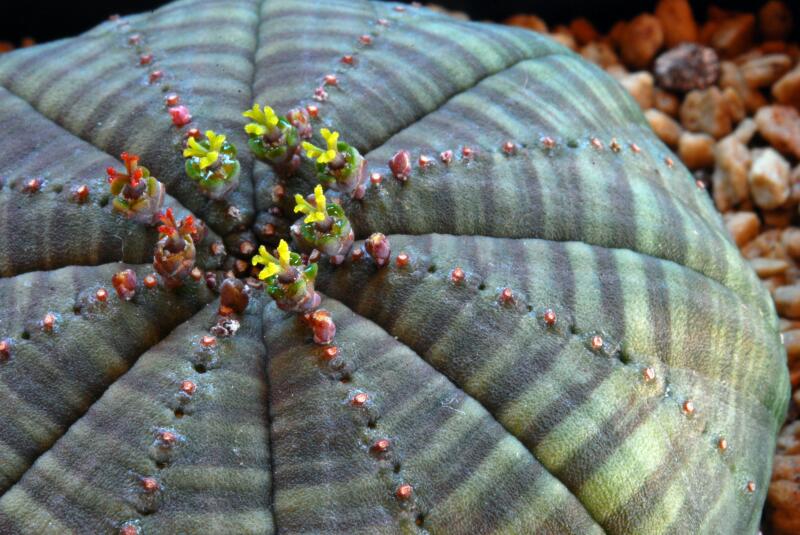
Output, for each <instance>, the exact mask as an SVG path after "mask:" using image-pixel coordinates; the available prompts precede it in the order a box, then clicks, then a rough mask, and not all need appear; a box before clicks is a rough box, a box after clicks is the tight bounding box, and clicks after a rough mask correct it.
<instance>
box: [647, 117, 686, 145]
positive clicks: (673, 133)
mask: <svg viewBox="0 0 800 535" xmlns="http://www.w3.org/2000/svg"><path fill="white" fill-rule="evenodd" d="M644 116H645V118H646V119H647V122H649V123H650V128H652V129H653V131H654V132H655V133H656V135H657V136H658V137H659V138H660V139H661V141H663V142H664V143H666V144H667V145H669V146H670V147H676V146H677V145H678V139H679V138H680V136H681V133H682V130H681V126H680V125H679V124H678V123H677V121H675V119H673V118H672V117H670V116H669V115H667V114H666V113H664V112H660V111H658V110H653V109H651V110H647V111H646V112H644Z"/></svg>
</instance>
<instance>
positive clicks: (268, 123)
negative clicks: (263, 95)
mask: <svg viewBox="0 0 800 535" xmlns="http://www.w3.org/2000/svg"><path fill="white" fill-rule="evenodd" d="M242 115H244V116H245V117H247V118H249V119H253V121H254V122H252V123H247V124H246V125H245V127H244V131H245V132H247V133H248V134H254V135H256V136H263V135H264V134H266V133H267V132H269V131H270V130H272V129H273V128H275V127H276V126H278V116H277V115H275V111H274V110H273V109H272V108H270V107H269V106H264V111H261V108H260V107H259V105H258V104H253V109H250V110H247V111H246V112H244V113H242Z"/></svg>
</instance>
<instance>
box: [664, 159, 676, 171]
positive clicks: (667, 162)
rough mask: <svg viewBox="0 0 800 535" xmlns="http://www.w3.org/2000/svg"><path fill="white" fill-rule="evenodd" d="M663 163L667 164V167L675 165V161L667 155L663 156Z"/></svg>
mask: <svg viewBox="0 0 800 535" xmlns="http://www.w3.org/2000/svg"><path fill="white" fill-rule="evenodd" d="M664 163H665V164H667V167H669V168H670V169H671V168H672V167H673V166H674V165H675V161H674V160H673V159H672V158H670V157H669V156H667V157H666V158H664Z"/></svg>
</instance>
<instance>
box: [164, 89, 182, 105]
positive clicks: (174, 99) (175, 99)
mask: <svg viewBox="0 0 800 535" xmlns="http://www.w3.org/2000/svg"><path fill="white" fill-rule="evenodd" d="M180 102H181V97H179V96H178V95H176V94H175V93H170V94H169V95H167V96H166V97H165V98H164V103H165V104H166V105H167V106H168V107H170V108H171V107H173V106H177V105H178V104H180Z"/></svg>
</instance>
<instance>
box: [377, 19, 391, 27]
mask: <svg viewBox="0 0 800 535" xmlns="http://www.w3.org/2000/svg"><path fill="white" fill-rule="evenodd" d="M377 22H378V26H388V25H389V21H388V20H387V19H378V21H377Z"/></svg>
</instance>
